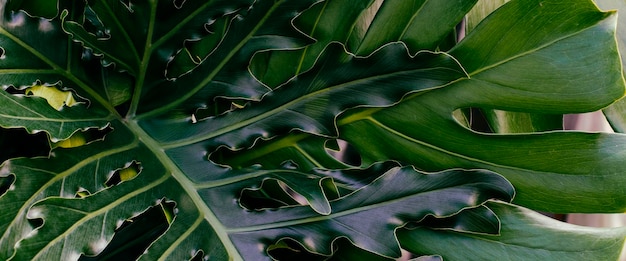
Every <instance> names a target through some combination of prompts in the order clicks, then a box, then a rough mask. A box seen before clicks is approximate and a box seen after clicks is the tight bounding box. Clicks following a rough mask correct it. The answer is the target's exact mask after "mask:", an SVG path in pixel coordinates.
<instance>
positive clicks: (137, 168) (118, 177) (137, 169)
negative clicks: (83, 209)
mask: <svg viewBox="0 0 626 261" xmlns="http://www.w3.org/2000/svg"><path fill="white" fill-rule="evenodd" d="M141 170H142V167H141V163H139V162H137V161H134V160H133V161H132V162H130V163H128V164H126V166H124V168H121V169H118V170H116V171H115V172H113V174H111V176H110V177H109V179H108V180H107V181H106V182H105V183H104V184H105V185H106V186H107V187H112V186H116V185H119V184H121V183H122V182H126V181H130V180H133V179H135V178H136V177H137V176H139V174H140V173H141Z"/></svg>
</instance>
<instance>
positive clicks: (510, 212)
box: [398, 202, 625, 260]
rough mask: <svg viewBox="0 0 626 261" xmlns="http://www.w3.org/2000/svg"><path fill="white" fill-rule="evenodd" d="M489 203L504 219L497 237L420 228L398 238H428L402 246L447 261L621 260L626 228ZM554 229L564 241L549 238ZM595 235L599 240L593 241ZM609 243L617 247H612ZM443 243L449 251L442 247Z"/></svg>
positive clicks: (404, 232)
mask: <svg viewBox="0 0 626 261" xmlns="http://www.w3.org/2000/svg"><path fill="white" fill-rule="evenodd" d="M487 206H489V208H491V209H492V210H493V211H494V212H495V214H496V215H498V217H500V219H501V221H502V228H501V230H500V233H499V234H498V235H489V234H478V233H464V232H458V231H454V230H450V229H429V228H426V227H416V228H411V229H401V230H399V231H398V237H399V238H400V241H401V242H418V240H419V241H428V242H430V244H414V243H409V244H407V245H403V247H405V248H406V249H409V250H411V251H412V252H415V253H422V254H428V253H445V254H441V256H442V257H443V258H444V259H445V260H464V259H465V260H467V257H471V258H470V259H471V260H490V259H504V260H526V259H527V258H530V259H544V260H550V259H571V260H585V259H597V258H599V257H602V259H604V260H617V259H618V258H619V251H620V246H622V245H624V239H625V238H624V237H623V233H624V229H625V228H603V229H591V228H588V227H581V226H576V225H572V224H567V223H562V222H559V221H556V220H553V219H551V218H549V217H546V216H543V215H541V214H539V213H536V212H532V211H530V210H528V209H525V208H522V207H518V206H514V205H510V204H506V203H502V202H489V203H488V204H487ZM553 233H558V234H561V235H562V236H563V240H556V241H555V240H553V238H552V237H550V236H546V235H550V234H553ZM590 235H594V236H590ZM591 237H592V238H594V240H588V239H589V238H591ZM403 239H404V240H403ZM439 240H441V241H439ZM610 245H614V246H615V247H607V246H610ZM457 246H458V248H457ZM442 247H445V250H444V249H437V248H442Z"/></svg>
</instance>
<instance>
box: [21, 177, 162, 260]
mask: <svg viewBox="0 0 626 261" xmlns="http://www.w3.org/2000/svg"><path fill="white" fill-rule="evenodd" d="M168 179H169V176H168V175H163V177H161V178H160V179H158V180H155V181H153V182H151V183H149V184H146V185H145V186H143V187H142V188H141V189H137V190H133V192H131V193H128V194H126V195H124V196H122V197H120V198H118V199H117V200H115V201H113V202H111V204H109V205H107V206H105V207H103V208H101V209H98V210H97V211H94V212H91V213H87V212H84V211H80V210H77V209H72V208H66V209H69V210H72V211H74V212H78V213H81V214H84V215H85V217H83V218H81V219H80V220H79V221H77V222H76V223H74V225H72V226H71V227H69V228H68V229H67V230H66V231H65V232H63V233H61V234H59V235H58V236H57V237H56V238H55V239H54V240H50V242H48V244H46V246H44V247H43V248H42V249H41V251H39V252H38V253H37V255H36V256H35V257H34V258H33V260H42V259H43V258H41V257H39V256H40V255H42V254H44V253H45V252H46V250H47V249H49V248H51V247H52V246H54V244H56V242H58V241H60V240H63V239H64V238H65V237H66V235H68V234H70V233H71V232H72V231H74V230H76V229H77V228H78V227H80V226H82V225H83V224H84V223H85V222H87V220H90V219H93V218H95V217H98V216H100V215H101V214H103V213H106V212H108V211H109V210H111V209H113V208H114V207H116V206H119V205H121V204H123V203H124V202H126V201H128V200H129V199H130V198H133V197H135V196H137V195H139V194H141V193H144V192H146V191H148V190H150V189H152V188H154V187H156V186H158V185H161V184H163V183H164V182H165V181H166V180H168ZM57 207H60V206H57Z"/></svg>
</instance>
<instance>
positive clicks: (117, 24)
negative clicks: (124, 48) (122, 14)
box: [99, 0, 140, 62]
mask: <svg viewBox="0 0 626 261" xmlns="http://www.w3.org/2000/svg"><path fill="white" fill-rule="evenodd" d="M99 2H100V3H102V5H103V6H104V7H105V8H106V11H107V12H108V13H109V16H110V17H111V18H112V19H113V22H114V23H115V27H117V30H118V31H119V32H121V33H122V36H123V37H124V40H125V41H126V44H127V45H128V46H130V47H132V48H130V50H131V51H132V52H133V56H134V57H135V59H137V62H138V61H139V60H140V57H139V53H138V52H137V49H136V48H135V45H134V44H133V41H132V40H131V38H130V36H129V35H128V32H126V30H124V26H123V25H122V23H120V21H119V19H117V16H118V14H116V13H115V12H113V10H111V7H110V6H109V5H108V1H103V0H100V1H99ZM117 4H122V3H121V2H117Z"/></svg>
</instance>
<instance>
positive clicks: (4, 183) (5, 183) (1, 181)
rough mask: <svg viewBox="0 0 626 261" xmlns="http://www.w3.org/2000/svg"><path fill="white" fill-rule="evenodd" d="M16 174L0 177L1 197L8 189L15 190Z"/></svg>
mask: <svg viewBox="0 0 626 261" xmlns="http://www.w3.org/2000/svg"><path fill="white" fill-rule="evenodd" d="M14 183H15V175H13V174H11V175H8V176H6V177H0V197H2V196H3V195H4V194H6V193H7V191H10V190H14V189H15V186H14V185H13V184H14Z"/></svg>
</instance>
